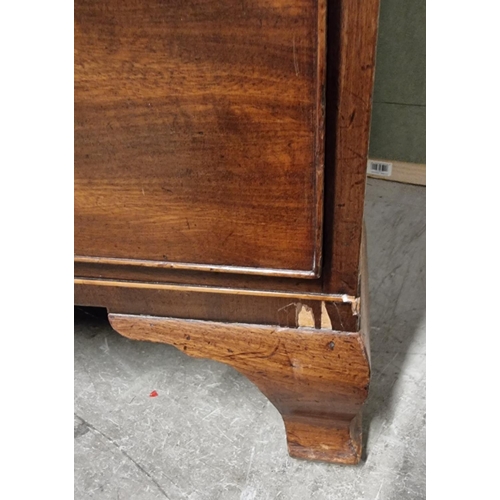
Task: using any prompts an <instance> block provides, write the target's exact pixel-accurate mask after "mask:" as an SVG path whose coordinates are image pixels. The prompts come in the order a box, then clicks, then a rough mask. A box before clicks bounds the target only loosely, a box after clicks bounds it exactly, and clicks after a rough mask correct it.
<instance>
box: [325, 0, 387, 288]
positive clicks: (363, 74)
mask: <svg viewBox="0 0 500 500" xmlns="http://www.w3.org/2000/svg"><path fill="white" fill-rule="evenodd" d="M378 12H379V0H364V1H363V2H360V1H357V0H339V1H336V2H329V4H328V33H329V36H328V54H329V56H328V76H327V82H328V83H327V99H326V108H327V123H326V159H325V162H326V170H325V227H324V238H325V244H324V250H323V251H324V256H325V258H324V263H323V289H324V291H325V292H326V293H347V294H348V295H355V296H359V294H360V281H359V263H360V248H361V238H362V228H363V209H364V201H365V186H366V168H367V159H368V143H369V136H370V117H371V101H372V91H373V79H374V75H375V46H376V40H377V26H378Z"/></svg>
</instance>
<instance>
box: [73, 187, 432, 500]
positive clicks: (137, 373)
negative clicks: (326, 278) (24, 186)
mask: <svg viewBox="0 0 500 500" xmlns="http://www.w3.org/2000/svg"><path fill="white" fill-rule="evenodd" d="M366 222H367V231H368V253H369V269H370V299H371V304H370V309H371V323H372V329H371V351H372V374H373V375H372V383H371V387H370V395H369V398H368V401H367V404H366V406H365V411H364V432H365V441H366V442H365V454H366V456H365V458H364V460H363V462H362V463H361V464H360V465H358V466H340V465H332V464H326V463H321V462H308V461H303V460H297V459H293V458H290V457H289V456H288V454H287V449H286V442H285V433H284V427H283V422H282V420H281V417H280V415H279V414H278V412H277V410H276V409H275V408H274V407H273V406H272V405H271V404H270V403H269V402H268V401H267V399H266V398H265V397H264V396H263V395H262V394H261V393H260V392H259V390H258V389H257V388H256V387H255V386H253V385H252V384H251V383H250V382H249V381H248V380H247V379H246V378H244V377H243V376H242V375H240V374H239V373H237V372H236V371H234V370H233V369H232V368H230V367H228V366H226V365H223V364H219V363H216V362H213V361H208V360H196V359H192V358H189V357H187V356H185V355H184V354H182V353H181V352H179V351H178V350H177V349H175V348H174V347H171V346H168V345H162V344H151V343H145V342H133V341H130V340H127V339H125V338H123V337H121V336H120V335H118V334H117V333H115V332H114V331H113V330H112V329H111V328H110V326H109V325H108V324H107V322H106V320H105V317H102V315H101V314H99V312H98V310H97V311H96V310H85V311H84V310H81V309H79V308H77V309H76V310H75V499H77V500H80V499H87V498H89V499H90V498H92V499H102V500H104V499H106V500H107V499H110V500H111V499H113V500H118V499H122V500H128V499H140V500H153V499H163V500H164V499H166V498H167V499H170V500H177V499H190V500H198V499H199V500H212V499H213V500H235V499H238V500H264V499H283V500H288V499H289V500H308V499H318V500H320V499H331V500H334V499H345V500H351V499H374V500H389V499H391V500H392V499H394V500H405V499H421V498H425V188H422V187H417V186H408V185H403V184H397V183H393V182H386V181H379V180H372V179H370V180H369V181H368V188H367V200H366ZM153 390H156V391H157V392H158V397H154V398H152V397H149V394H150V393H151V391H153Z"/></svg>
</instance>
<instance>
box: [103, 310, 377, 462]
mask: <svg viewBox="0 0 500 500" xmlns="http://www.w3.org/2000/svg"><path fill="white" fill-rule="evenodd" d="M109 320H110V322H111V326H112V327H113V328H114V329H115V330H116V331H117V332H119V333H121V334H122V335H124V336H126V337H128V338H130V339H134V340H147V341H151V342H162V343H168V344H172V345H174V346H175V347H177V348H178V349H180V350H181V351H183V352H184V353H186V354H188V355H190V356H193V357H201V358H210V359H214V360H217V361H220V362H223V363H226V364H228V365H230V366H232V367H234V368H236V370H238V371H239V372H241V373H242V374H244V375H245V376H247V377H248V378H249V379H250V380H251V381H252V382H254V383H255V385H257V387H258V388H259V389H260V390H261V391H262V392H263V393H264V394H265V395H266V396H267V397H268V398H269V400H270V401H271V402H272V403H273V404H274V405H275V406H276V408H277V409H278V411H279V412H280V413H281V415H282V416H283V420H284V422H285V429H286V433H287V441H288V449H289V452H290V454H291V455H292V456H294V457H299V458H305V459H310V460H325V461H328V462H336V463H344V464H354V463H357V462H359V460H360V457H361V417H360V410H361V406H362V404H363V402H364V401H365V399H366V396H367V393H368V384H369V378H370V366H369V362H368V359H367V357H366V352H365V347H364V345H363V342H362V338H361V336H360V335H359V334H358V333H350V334H349V333H343V332H334V331H331V330H316V329H313V328H298V329H297V328H294V329H290V328H272V327H268V326H259V325H228V324H225V323H215V322H206V321H183V320H178V319H173V318H159V317H153V316H134V315H121V314H110V315H109Z"/></svg>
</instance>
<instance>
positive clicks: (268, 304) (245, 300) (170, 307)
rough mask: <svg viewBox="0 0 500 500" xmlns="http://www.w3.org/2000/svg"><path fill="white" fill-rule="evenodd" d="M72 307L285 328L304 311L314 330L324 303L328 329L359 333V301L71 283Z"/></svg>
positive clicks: (148, 285) (114, 283) (139, 284)
mask: <svg viewBox="0 0 500 500" xmlns="http://www.w3.org/2000/svg"><path fill="white" fill-rule="evenodd" d="M75 303H76V304H79V305H84V306H91V307H105V308H106V309H107V310H108V311H109V312H114V313H131V314H146V315H147V314H150V315H155V316H170V317H175V318H184V319H200V320H206V321H224V322H228V323H258V324H263V325H275V326H288V327H298V326H299V318H298V315H299V312H300V310H301V308H302V307H304V306H305V307H307V308H308V309H310V311H311V316H312V324H313V326H315V327H317V328H320V326H321V317H322V304H325V307H326V309H327V312H328V315H329V321H330V324H331V325H332V328H333V329H336V330H342V331H348V332H356V331H358V328H359V299H355V298H354V297H343V296H334V297H327V296H324V295H318V294H298V293H297V294H295V295H294V294H291V293H281V292H262V291H260V290H243V289H239V290H238V289H232V288H209V287H204V286H178V285H171V284H163V283H142V282H128V281H111V280H88V279H80V278H76V279H75Z"/></svg>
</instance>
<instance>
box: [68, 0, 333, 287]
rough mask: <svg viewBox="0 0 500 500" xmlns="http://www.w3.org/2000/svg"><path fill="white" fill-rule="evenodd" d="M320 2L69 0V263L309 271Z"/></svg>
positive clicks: (317, 226)
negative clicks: (72, 248)
mask: <svg viewBox="0 0 500 500" xmlns="http://www.w3.org/2000/svg"><path fill="white" fill-rule="evenodd" d="M325 2H326V0H317V1H315V2H311V1H310V0H291V1H287V2H285V1H283V0H270V1H267V2H240V0H220V1H217V2H199V1H196V0H183V1H174V2H165V1H159V0H106V1H104V2H103V1H100V0H99V1H97V0H78V1H77V2H76V3H75V49H76V51H75V165H76V168H75V225H76V229H77V230H76V231H75V253H76V255H77V260H79V261H87V262H91V261H95V262H103V263H113V262H121V263H129V264H134V263H137V264H138V265H144V266H163V267H172V268H179V269H202V270H209V271H210V270H211V271H214V270H215V271H219V272H238V273H257V274H271V275H280V274H281V275H289V276H300V277H304V278H307V277H314V276H317V275H318V274H319V264H320V261H321V248H322V245H321V242H322V223H321V221H322V215H323V195H322V192H323V149H324V139H323V138H324V131H323V112H324V110H323V93H324V84H325V62H326V55H325V47H326V41H325V36H324V31H325V28H324V26H325V22H326V19H325ZM132 234H133V235H134V237H133V238H130V235H132Z"/></svg>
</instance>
